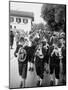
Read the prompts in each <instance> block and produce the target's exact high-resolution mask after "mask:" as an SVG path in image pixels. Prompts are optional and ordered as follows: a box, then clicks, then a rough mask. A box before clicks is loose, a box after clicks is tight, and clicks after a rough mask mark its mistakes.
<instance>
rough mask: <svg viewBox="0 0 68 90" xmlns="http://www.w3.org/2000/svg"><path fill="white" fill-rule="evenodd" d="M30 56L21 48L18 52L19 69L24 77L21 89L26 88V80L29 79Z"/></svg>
mask: <svg viewBox="0 0 68 90" xmlns="http://www.w3.org/2000/svg"><path fill="white" fill-rule="evenodd" d="M27 58H28V56H27V52H26V48H25V49H23V47H21V48H20V49H19V52H18V68H19V75H20V76H21V77H22V78H21V84H20V87H22V86H23V87H25V79H26V77H27V64H28V63H27V62H28V59H27Z"/></svg>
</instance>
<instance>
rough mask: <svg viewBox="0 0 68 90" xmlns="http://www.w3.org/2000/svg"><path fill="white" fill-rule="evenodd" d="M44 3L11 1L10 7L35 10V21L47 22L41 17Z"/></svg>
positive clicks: (29, 10)
mask: <svg viewBox="0 0 68 90" xmlns="http://www.w3.org/2000/svg"><path fill="white" fill-rule="evenodd" d="M42 5H43V4H36V3H22V2H11V3H10V9H11V10H19V11H28V12H33V13H34V23H41V22H43V23H45V22H44V20H43V19H42V18H41V17H40V15H41V7H42Z"/></svg>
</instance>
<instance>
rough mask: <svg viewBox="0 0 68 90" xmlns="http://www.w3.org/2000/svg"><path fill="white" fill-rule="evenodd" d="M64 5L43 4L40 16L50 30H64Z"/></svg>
mask: <svg viewBox="0 0 68 90" xmlns="http://www.w3.org/2000/svg"><path fill="white" fill-rule="evenodd" d="M65 15H66V6H65V5H60V4H43V6H42V8H41V17H42V18H43V19H44V20H45V21H46V22H47V24H48V25H49V26H50V29H51V30H53V31H54V30H55V31H59V30H61V29H63V31H66V18H65V17H66V16H65Z"/></svg>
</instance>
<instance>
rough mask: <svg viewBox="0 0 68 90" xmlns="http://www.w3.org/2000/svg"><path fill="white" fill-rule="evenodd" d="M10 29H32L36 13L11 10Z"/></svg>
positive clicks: (27, 30) (26, 30) (25, 30)
mask: <svg viewBox="0 0 68 90" xmlns="http://www.w3.org/2000/svg"><path fill="white" fill-rule="evenodd" d="M9 18H10V30H13V31H14V30H15V31H16V30H18V31H23V32H28V33H29V31H30V30H31V27H32V22H33V21H34V14H33V13H32V12H23V11H12V10H11V11H10V17H9Z"/></svg>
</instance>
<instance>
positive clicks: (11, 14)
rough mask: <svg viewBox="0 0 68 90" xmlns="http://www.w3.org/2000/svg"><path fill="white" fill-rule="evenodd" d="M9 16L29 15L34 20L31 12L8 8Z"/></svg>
mask: <svg viewBox="0 0 68 90" xmlns="http://www.w3.org/2000/svg"><path fill="white" fill-rule="evenodd" d="M10 16H19V17H29V18H32V20H33V21H34V14H33V13H32V12H25V11H16V10H10Z"/></svg>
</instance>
